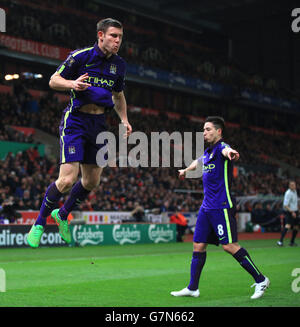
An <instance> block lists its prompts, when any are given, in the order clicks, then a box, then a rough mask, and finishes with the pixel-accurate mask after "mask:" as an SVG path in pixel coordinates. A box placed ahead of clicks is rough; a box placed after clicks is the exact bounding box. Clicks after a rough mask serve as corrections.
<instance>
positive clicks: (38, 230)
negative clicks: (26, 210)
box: [27, 225, 45, 248]
mask: <svg viewBox="0 0 300 327" xmlns="http://www.w3.org/2000/svg"><path fill="white" fill-rule="evenodd" d="M44 230H45V229H44V227H43V226H42V225H32V227H31V229H30V232H29V233H28V235H27V243H28V244H29V245H30V246H31V247H32V248H37V247H38V246H39V245H40V241H41V237H42V235H43V233H44Z"/></svg>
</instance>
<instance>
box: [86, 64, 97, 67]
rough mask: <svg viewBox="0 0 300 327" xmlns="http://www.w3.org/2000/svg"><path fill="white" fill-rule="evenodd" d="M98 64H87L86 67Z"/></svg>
mask: <svg viewBox="0 0 300 327" xmlns="http://www.w3.org/2000/svg"><path fill="white" fill-rule="evenodd" d="M95 65H96V64H86V65H85V67H91V66H95Z"/></svg>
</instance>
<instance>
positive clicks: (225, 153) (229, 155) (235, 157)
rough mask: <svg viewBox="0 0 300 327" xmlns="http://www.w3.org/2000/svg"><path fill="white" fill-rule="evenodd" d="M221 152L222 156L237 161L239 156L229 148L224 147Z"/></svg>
mask: <svg viewBox="0 0 300 327" xmlns="http://www.w3.org/2000/svg"><path fill="white" fill-rule="evenodd" d="M222 154H223V156H224V157H226V158H228V159H229V160H233V161H237V160H239V158H240V154H239V153H238V152H237V151H236V150H233V149H231V148H228V147H227V148H225V149H223V150H222Z"/></svg>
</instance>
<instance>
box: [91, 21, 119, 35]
mask: <svg viewBox="0 0 300 327" xmlns="http://www.w3.org/2000/svg"><path fill="white" fill-rule="evenodd" d="M109 27H116V28H123V25H122V23H121V22H119V21H118V20H116V19H113V18H104V19H101V20H99V22H98V23H97V35H98V32H99V31H102V32H103V33H106V31H107V29H108V28H109Z"/></svg>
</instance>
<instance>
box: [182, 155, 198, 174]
mask: <svg viewBox="0 0 300 327" xmlns="http://www.w3.org/2000/svg"><path fill="white" fill-rule="evenodd" d="M197 165H198V159H196V160H194V161H193V162H192V163H191V164H190V165H189V166H188V167H187V168H185V169H179V170H178V173H179V176H178V177H185V175H186V173H187V172H188V171H190V170H195V169H196V168H197Z"/></svg>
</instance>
